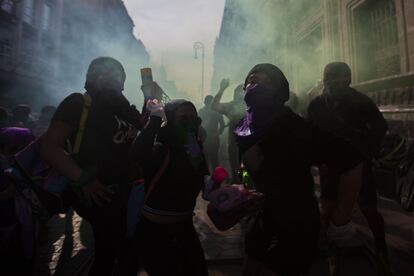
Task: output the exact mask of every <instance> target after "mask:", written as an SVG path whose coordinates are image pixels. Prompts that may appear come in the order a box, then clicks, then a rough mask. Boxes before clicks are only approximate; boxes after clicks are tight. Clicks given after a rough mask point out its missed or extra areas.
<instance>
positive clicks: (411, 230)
mask: <svg viewBox="0 0 414 276" xmlns="http://www.w3.org/2000/svg"><path fill="white" fill-rule="evenodd" d="M379 206H380V211H381V213H382V214H383V215H384V218H385V223H386V227H385V228H386V233H387V242H388V246H389V250H390V259H391V265H392V270H393V271H394V275H396V276H410V275H414V272H413V271H414V217H413V214H412V213H407V212H404V211H403V210H402V209H401V207H400V206H399V205H398V204H397V203H396V202H394V201H391V200H388V199H385V198H380V200H379ZM205 208H206V202H205V201H203V200H202V199H199V200H198V203H197V208H196V210H195V214H196V216H195V217H194V223H195V227H196V229H197V231H198V232H199V233H200V240H201V242H202V245H203V247H204V250H205V254H206V260H207V262H208V264H209V269H210V273H209V275H216V276H233V275H241V262H242V256H243V254H242V252H243V239H242V238H241V237H242V235H243V234H242V233H243V229H242V227H241V226H240V225H236V226H235V227H234V228H232V229H230V230H229V231H226V232H221V231H218V230H217V229H215V227H214V226H213V225H212V223H211V221H210V220H209V218H208V217H207V215H206V213H205V211H204V210H205ZM354 221H355V223H356V224H357V228H358V232H359V233H360V234H361V237H362V238H363V241H364V243H365V244H366V245H367V248H373V240H372V237H371V233H370V231H369V228H368V227H367V224H366V222H365V219H364V218H363V217H362V215H361V213H360V212H359V211H357V210H356V211H355V214H354ZM92 248H93V235H92V232H91V228H90V226H89V225H88V223H86V222H84V221H83V220H82V219H81V218H80V217H79V216H78V215H77V214H76V213H74V212H73V211H71V212H68V214H66V215H59V216H55V217H53V218H52V219H50V220H49V221H48V223H47V224H46V225H45V226H44V227H43V228H42V231H41V234H40V240H39V246H38V251H37V254H36V265H35V271H34V275H63V276H66V275H68V276H72V275H87V269H88V267H89V265H90V263H91V260H92V257H93V250H92ZM348 253H349V252H348ZM327 264H328V262H327V261H326V260H324V259H318V260H315V263H314V265H313V268H312V273H311V275H329V274H328V265H327ZM341 268H342V272H341V273H339V275H341V276H342V275H361V276H369V275H375V274H373V272H372V271H373V259H372V252H371V251H369V250H366V249H364V250H356V251H355V252H350V253H349V254H347V257H346V258H345V259H343V260H342V261H341ZM141 275H142V276H143V275H145V274H144V273H141Z"/></svg>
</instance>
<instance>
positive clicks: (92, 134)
mask: <svg viewBox="0 0 414 276" xmlns="http://www.w3.org/2000/svg"><path fill="white" fill-rule="evenodd" d="M83 106H84V97H83V95H82V94H80V93H73V94H71V95H69V96H68V97H67V98H65V99H64V100H63V102H62V103H61V104H60V105H59V107H58V109H57V111H56V113H55V115H54V117H53V119H52V120H58V121H61V122H64V123H66V124H68V125H70V126H71V127H73V128H74V129H76V131H75V132H74V133H73V135H72V137H70V141H71V144H72V145H74V141H75V138H76V133H77V130H78V128H79V122H80V118H81V114H82V111H83ZM124 111H125V112H122V115H120V112H116V111H115V109H114V108H113V107H112V106H111V105H109V104H106V103H105V102H101V101H99V99H98V100H97V99H95V98H94V97H92V105H91V107H90V110H89V114H88V117H87V120H86V125H85V131H84V134H83V137H82V143H81V146H80V152H79V154H78V155H77V156H76V160H77V161H78V163H79V165H80V166H81V167H82V168H83V169H95V170H96V174H97V178H98V179H99V180H100V181H101V182H102V183H103V184H105V185H114V184H115V185H119V184H123V183H124V182H125V181H127V180H128V169H129V162H128V161H129V160H128V153H129V149H130V145H131V143H132V142H133V140H134V139H135V137H136V135H137V132H138V127H139V117H138V116H137V115H139V113H138V112H137V111H136V110H135V109H134V108H132V107H131V106H130V105H129V103H128V102H126V105H125V108H124Z"/></svg>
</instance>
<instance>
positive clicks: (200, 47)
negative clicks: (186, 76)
mask: <svg viewBox="0 0 414 276" xmlns="http://www.w3.org/2000/svg"><path fill="white" fill-rule="evenodd" d="M193 48H194V59H198V56H197V54H198V50H201V102H203V99H204V58H205V48H204V44H203V43H202V42H200V41H197V42H194V45H193Z"/></svg>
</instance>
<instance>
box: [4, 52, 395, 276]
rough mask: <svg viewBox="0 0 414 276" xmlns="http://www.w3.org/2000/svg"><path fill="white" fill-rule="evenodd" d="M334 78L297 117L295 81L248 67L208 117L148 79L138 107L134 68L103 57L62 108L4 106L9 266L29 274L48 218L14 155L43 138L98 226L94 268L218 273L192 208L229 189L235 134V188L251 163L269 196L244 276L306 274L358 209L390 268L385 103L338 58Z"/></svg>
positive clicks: (78, 203)
mask: <svg viewBox="0 0 414 276" xmlns="http://www.w3.org/2000/svg"><path fill="white" fill-rule="evenodd" d="M323 78H324V88H323V93H322V95H320V96H318V97H316V98H315V99H314V100H313V101H312V102H311V104H310V105H309V109H307V110H306V112H304V111H303V110H302V111H299V109H300V105H299V102H298V101H299V100H298V98H297V97H296V95H295V94H294V93H292V92H291V91H290V89H289V82H288V80H287V79H286V77H285V76H284V74H283V72H282V71H281V70H280V69H279V68H277V67H276V66H274V65H272V64H258V65H256V66H255V67H253V68H252V70H251V71H250V72H247V75H246V79H245V80H244V81H243V82H242V84H240V85H239V86H237V87H236V89H235V90H234V94H233V95H234V96H233V100H232V101H230V102H227V103H222V102H221V98H222V96H223V93H224V92H225V91H226V89H227V88H228V87H229V81H228V80H226V79H224V80H223V81H222V82H221V84H220V87H219V89H218V92H217V93H216V94H215V95H211V96H207V97H206V98H205V102H204V103H205V106H204V107H203V108H202V109H200V110H199V111H198V112H197V110H196V107H195V106H194V104H193V103H191V102H190V101H188V100H173V101H171V102H168V103H161V102H159V101H157V100H156V99H154V98H153V97H151V95H152V93H151V91H152V90H153V89H158V87H157V84H156V83H153V84H152V85H151V86H149V87H142V90H143V92H144V95H145V104H144V107H143V109H142V110H141V111H138V110H137V109H136V107H135V106H133V105H131V104H130V103H129V102H128V100H127V99H126V98H125V97H124V96H123V94H122V91H123V85H124V81H125V72H124V69H123V67H122V65H121V64H120V63H119V62H118V61H116V60H114V59H112V58H97V59H95V60H94V61H93V62H92V63H91V64H90V66H89V69H88V73H87V76H86V83H85V90H86V92H85V93H84V94H81V93H73V94H71V95H69V96H68V97H67V98H65V99H64V100H63V101H62V102H61V103H60V105H59V106H58V107H57V108H55V107H53V106H45V107H44V108H42V110H41V113H40V114H38V115H37V116H34V115H33V114H32V113H31V110H30V107H29V106H27V105H18V106H16V107H14V108H12V109H11V110H7V109H5V108H1V109H0V116H1V117H0V124H1V125H0V149H1V152H0V154H1V160H2V163H1V166H2V167H1V171H2V173H1V178H2V181H1V184H0V215H1V219H0V231H1V232H0V233H1V236H0V240H1V242H2V244H3V245H4V246H2V247H1V249H0V250H1V254H2V255H1V256H2V257H1V258H4V259H7V260H9V261H10V264H11V263H13V261H15V260H16V258H19V259H21V260H25V263H26V264H27V265H26V266H24V268H23V266H22V267H21V269H23V270H24V269H28V270H26V271H24V272H23V273H26V275H28V274H27V273H29V274H30V271H31V270H30V269H31V262H32V261H33V254H34V248H35V246H34V245H35V243H36V238H35V235H34V234H33V233H35V232H36V231H37V230H36V227H37V226H36V225H35V222H34V221H33V220H34V217H36V216H38V214H39V212H38V210H36V211H33V210H32V211H30V210H28V209H30V208H33V204H32V203H33V202H31V201H30V200H27V197H30V195H28V194H27V193H26V192H27V191H28V190H33V189H34V188H33V187H32V186H31V185H32V184H33V183H35V182H36V181H37V180H34V178H33V177H31V176H33V175H30V177H29V178H30V179H29V180H27V175H25V174H26V173H27V172H25V170H24V169H22V168H21V167H22V164H21V163H19V162H18V161H16V154H19V153H20V152H21V150H22V149H24V148H25V147H26V146H28V145H29V144H30V143H31V144H30V146H29V148H31V149H33V150H37V154H38V157H39V158H41V159H42V162H43V163H45V164H47V166H48V170H49V171H50V170H52V169H53V170H54V171H56V172H57V173H58V174H60V175H62V176H63V177H64V178H65V179H66V182H64V183H63V182H59V185H61V186H62V187H63V188H62V191H60V192H59V193H58V194H59V198H60V199H61V200H63V201H65V203H67V204H68V206H69V207H71V208H74V209H75V210H76V212H78V213H79V215H81V216H82V217H83V218H84V219H85V220H87V221H88V222H89V223H90V224H91V226H92V229H93V234H94V239H95V256H94V262H93V264H92V267H91V270H90V272H89V273H90V275H111V273H113V272H114V271H115V270H116V271H117V273H118V274H119V275H136V273H137V271H138V270H139V269H140V268H141V267H143V268H145V270H146V271H147V272H148V273H149V274H150V275H207V265H206V262H205V259H204V254H203V249H202V247H201V244H200V241H199V239H198V235H197V233H196V231H195V229H194V226H193V221H192V216H193V211H194V207H195V204H196V200H197V197H198V195H199V193H200V192H202V194H203V198H205V199H207V200H209V199H210V198H209V194H210V193H211V192H212V190H214V189H217V188H218V187H219V186H220V181H217V180H216V179H214V177H213V176H214V173H215V172H216V171H215V170H216V169H217V167H218V166H219V165H220V163H221V161H222V160H220V158H219V148H220V144H221V143H220V135H221V134H222V133H223V131H224V129H225V128H227V129H228V133H227V136H228V137H227V139H228V141H227V143H226V144H227V152H228V156H229V158H228V159H229V164H230V173H229V175H230V178H229V180H228V181H227V182H228V183H241V182H242V177H241V176H240V171H243V170H245V171H247V172H248V174H249V175H250V178H251V181H252V182H253V183H254V184H253V186H254V188H255V189H256V190H257V191H259V192H260V193H263V194H264V201H263V202H262V203H261V206H260V210H259V211H258V212H256V213H255V214H254V216H253V217H254V221H253V223H252V224H251V227H250V228H249V229H248V231H247V234H246V237H245V241H246V248H245V253H246V256H247V258H246V262H245V266H244V273H245V275H302V274H306V273H307V271H308V269H309V267H310V264H311V263H312V260H313V258H314V257H315V255H316V252H317V249H318V247H321V246H322V247H323V246H324V245H326V243H329V244H330V243H332V242H334V243H335V246H337V247H342V246H346V245H349V244H351V243H352V241H353V226H352V210H353V207H354V205H355V204H356V203H358V204H359V206H360V208H361V210H362V211H363V213H364V215H365V217H366V218H367V220H368V222H369V226H370V228H371V230H372V232H373V235H374V238H375V241H376V246H377V256H378V258H379V259H380V261H381V262H382V268H381V269H383V270H386V269H387V265H388V260H387V258H388V255H387V247H386V242H385V234H384V221H383V218H382V216H381V215H380V214H379V212H378V210H377V206H376V205H377V201H376V200H377V199H376V191H375V184H374V183H373V178H372V170H371V167H372V162H373V160H374V159H375V158H376V157H377V156H378V153H379V151H380V147H381V145H382V141H383V139H384V137H385V133H386V131H387V125H386V122H385V120H384V118H383V117H382V115H381V113H380V112H379V110H378V108H377V107H376V106H375V104H373V103H372V101H371V100H370V99H369V98H367V97H366V96H364V95H363V94H361V93H359V92H357V91H356V90H354V89H352V88H351V87H350V83H351V71H350V69H349V67H348V66H347V65H346V64H345V63H341V62H336V63H331V64H329V65H328V66H327V67H326V68H325V72H324V75H323ZM298 113H299V114H298ZM304 113H306V114H304ZM304 116H306V117H307V118H303V117H304ZM224 117H226V120H224ZM225 122H228V123H227V125H226V124H225ZM314 166H317V167H319V170H320V172H321V184H322V187H323V191H322V210H321V211H322V214H320V209H319V207H318V204H317V200H316V198H315V196H314V182H313V177H312V174H311V168H312V167H314ZM9 168H12V169H14V170H17V171H19V172H20V174H23V176H21V175H20V177H22V178H25V177H26V178H25V179H26V180H27V181H29V182H31V184H30V185H29V188H27V187H26V188H24V187H23V188H21V187H19V185H20V184H19V183H20V182H19V183H17V182H13V181H10V178H11V179H15V178H13V177H15V176H14V175H13V172H14V171H13V170H12V172H11V173H10V172H9V171H8V172H7V173H8V174H7V173H4V171H5V170H7V169H9ZM9 174H11V176H10V175H9ZM27 174H29V173H27ZM44 179H48V176H45V178H44ZM45 181H46V180H45ZM22 182H24V181H22ZM62 183H63V184H62ZM56 185H57V184H56ZM142 185H143V186H142ZM42 187H43V186H42ZM137 187H144V190H145V193H143V194H139V193H138V194H137V197H138V199H136V200H137V201H134V202H137V205H138V204H140V206H141V205H142V208H141V209H139V210H137V211H136V213H134V214H135V216H138V213H139V219H138V221H137V222H136V223H135V228H133V230H132V234H131V231H129V230H130V228H129V227H130V226H129V225H128V223H127V221H128V216H129V215H130V213H129V212H130V210H129V204H131V193H133V192H134V191H136V189H137ZM34 190H35V192H34V194H35V196H37V197H38V199H39V200H40V201H42V200H45V198H46V201H48V202H46V203H45V202H42V203H43V205H48V203H50V201H51V200H49V199H48V197H47V193H46V195H45V194H43V192H39V191H37V190H36V189H34ZM46 190H47V189H46ZM47 192H49V191H47ZM39 194H40V195H39ZM139 196H141V197H140V198H139ZM25 201H26V205H25V204H24V202H25ZM27 202H30V204H28V203H27ZM46 207H47V206H46ZM48 210H49V213H50V214H51V215H52V214H53V211H51V210H54V212H56V213H58V212H61V211H62V210H65V208H62V209H59V210H57V209H51V208H49V209H48ZM50 211H51V212H50ZM28 213H30V214H32V216H28V215H27V214H28ZM27 231H29V232H27ZM30 231H31V232H30ZM127 233H130V235H127ZM22 239H27V240H30V242H27V241H26V242H23V243H22V242H21V241H22ZM324 243H325V244H324ZM22 245H23V246H22ZM22 247H23V248H22ZM13 273H16V271H11V272H10V275H12V274H13ZM257 273H262V274H257Z"/></svg>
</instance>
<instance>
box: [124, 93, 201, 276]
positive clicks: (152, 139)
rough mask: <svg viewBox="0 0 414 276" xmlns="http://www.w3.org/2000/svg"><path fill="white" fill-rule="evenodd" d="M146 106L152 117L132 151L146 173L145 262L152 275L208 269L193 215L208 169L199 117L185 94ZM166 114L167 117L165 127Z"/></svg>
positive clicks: (142, 238) (141, 233)
mask: <svg viewBox="0 0 414 276" xmlns="http://www.w3.org/2000/svg"><path fill="white" fill-rule="evenodd" d="M147 110H148V111H149V112H150V119H149V122H148V123H147V125H146V126H145V128H144V129H143V130H142V131H141V133H140V135H139V136H138V137H137V139H136V140H135V142H134V145H133V148H132V152H131V154H132V156H133V157H134V159H135V160H139V162H140V163H141V164H142V165H143V169H144V174H145V183H146V193H147V199H146V202H145V205H144V207H143V212H142V217H141V222H140V225H139V227H138V237H139V240H140V243H139V245H140V250H142V251H143V252H145V254H144V256H143V259H144V260H143V261H144V268H145V269H146V271H147V272H148V274H149V275H194V276H197V275H207V266H206V263H205V260H204V253H203V250H202V248H201V244H200V241H199V239H198V235H197V233H196V231H195V229H194V226H193V220H192V217H193V211H194V207H195V204H196V199H197V196H198V194H199V193H200V191H201V190H202V189H203V187H204V181H205V179H206V177H205V176H207V175H209V171H208V168H207V164H206V161H205V158H204V155H203V151H202V147H201V142H200V141H199V139H198V126H199V124H200V119H199V118H198V117H197V111H196V108H195V107H194V105H193V104H192V103H191V102H189V101H186V100H175V101H172V102H170V103H167V104H166V105H165V107H163V106H162V105H161V104H159V103H158V102H157V101H156V100H152V101H148V103H147ZM164 113H165V114H164ZM163 117H164V118H166V120H167V123H166V124H164V125H163V126H162V127H161V125H162V118H163ZM154 179H157V180H154ZM154 181H155V182H154Z"/></svg>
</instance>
